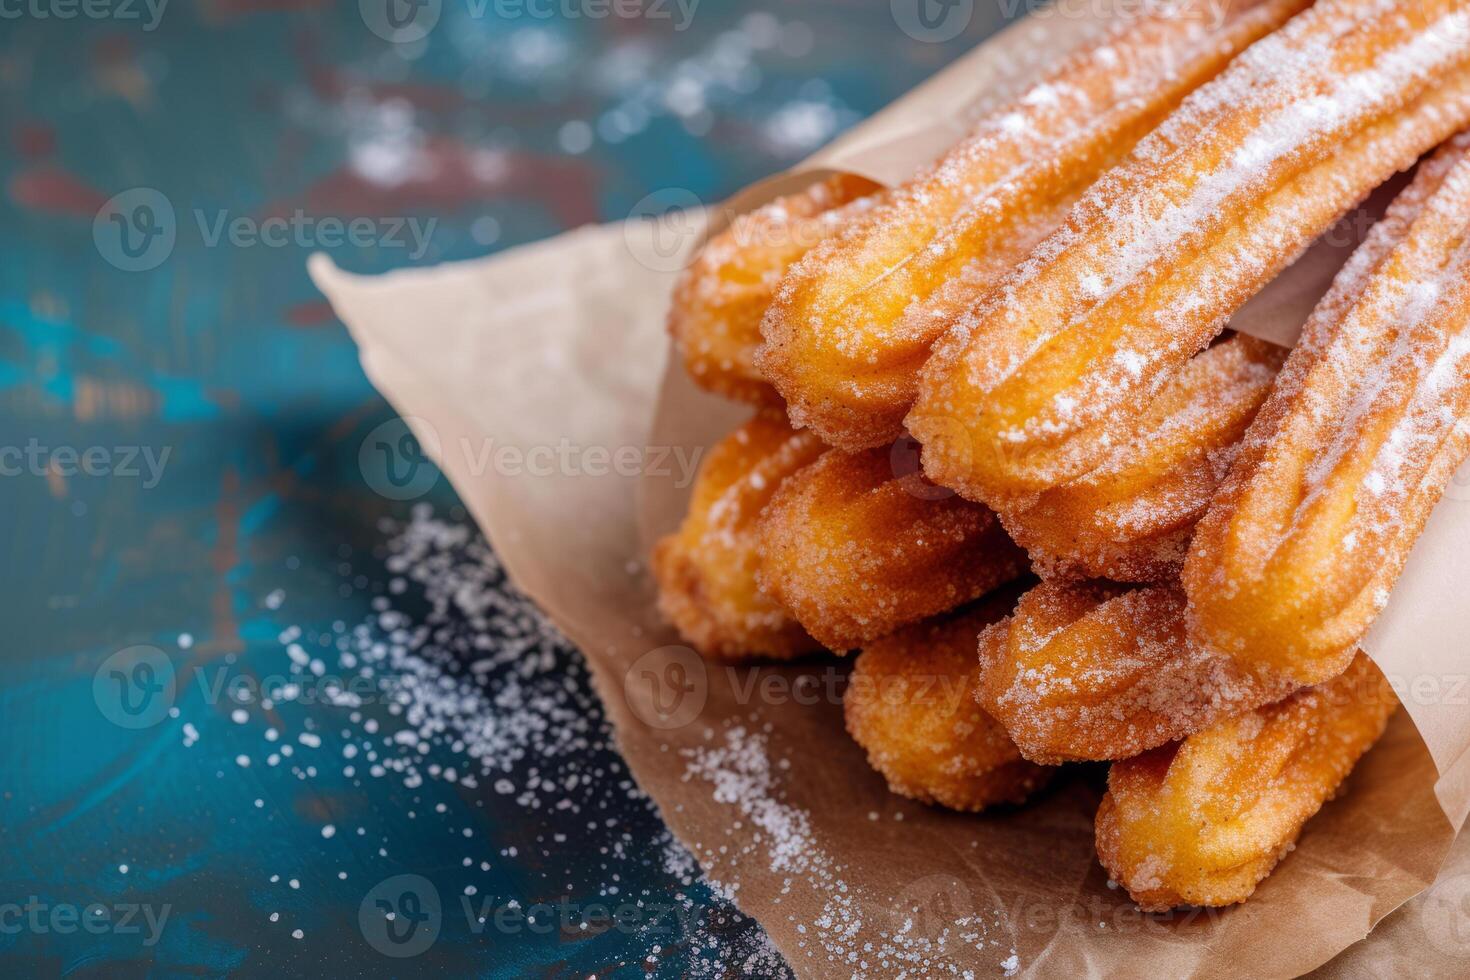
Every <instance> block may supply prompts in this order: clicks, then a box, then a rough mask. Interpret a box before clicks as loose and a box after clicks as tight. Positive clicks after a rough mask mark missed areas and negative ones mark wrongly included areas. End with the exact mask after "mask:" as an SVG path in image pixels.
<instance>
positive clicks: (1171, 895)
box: [1097, 654, 1398, 911]
mask: <svg viewBox="0 0 1470 980" xmlns="http://www.w3.org/2000/svg"><path fill="white" fill-rule="evenodd" d="M1397 706H1398V702H1397V701H1396V700H1395V698H1394V695H1393V690H1392V689H1391V688H1390V687H1389V684H1388V682H1387V681H1386V680H1384V678H1383V675H1382V674H1380V673H1379V672H1378V669H1377V668H1376V667H1374V666H1373V664H1372V663H1371V662H1370V661H1369V660H1368V658H1367V656H1365V655H1364V654H1358V656H1357V658H1356V659H1355V660H1354V661H1353V664H1352V666H1351V668H1349V670H1348V671H1347V672H1346V673H1345V674H1343V675H1341V676H1340V677H1338V678H1337V679H1336V680H1333V681H1330V682H1328V683H1326V684H1322V685H1319V686H1317V687H1310V688H1305V689H1303V690H1301V691H1299V692H1297V693H1296V694H1293V695H1292V696H1291V697H1289V698H1286V699H1285V700H1283V701H1279V702H1277V703H1276V704H1272V705H1267V706H1266V707H1263V708H1257V709H1256V710H1255V711H1251V712H1248V713H1246V714H1243V715H1238V716H1236V717H1234V718H1231V719H1228V720H1226V721H1223V722H1220V723H1219V724H1217V725H1214V726H1213V727H1211V728H1208V729H1206V730H1204V731H1202V732H1200V733H1199V734H1197V735H1193V736H1191V737H1190V738H1188V739H1186V740H1185V741H1184V742H1182V743H1178V744H1175V745H1168V746H1164V747H1163V748H1158V749H1154V750H1153V751H1151V752H1146V753H1144V754H1143V755H1140V756H1137V757H1136V758H1133V759H1128V760H1126V761H1123V762H1117V763H1114V764H1113V767H1112V770H1111V771H1110V772H1109V774H1108V792H1107V795H1105V796H1104V797H1103V801H1102V806H1101V807H1099V809H1098V812H1097V854H1098V858H1099V859H1100V860H1101V861H1102V863H1103V867H1105V868H1106V869H1107V870H1108V873H1109V874H1110V875H1111V876H1112V877H1113V879H1114V880H1116V881H1118V882H1119V883H1120V884H1122V885H1123V887H1124V888H1126V889H1128V894H1129V895H1131V896H1132V897H1133V900H1134V901H1135V902H1137V903H1138V904H1139V906H1140V907H1141V908H1144V909H1147V910H1153V911H1162V910H1164V909H1169V908H1173V907H1175V906H1179V905H1205V906H1220V905H1232V904H1234V903H1236V902H1242V901H1245V900H1246V899H1247V898H1249V897H1250V896H1251V893H1252V892H1254V891H1255V889H1256V886H1257V884H1259V883H1260V881H1261V880H1262V879H1263V878H1265V877H1266V876H1267V875H1268V874H1270V873H1271V870H1272V869H1273V868H1274V867H1275V866H1276V864H1277V862H1278V861H1280V860H1281V859H1282V858H1283V857H1284V856H1285V855H1286V853H1287V852H1288V851H1289V850H1290V849H1291V846H1292V844H1293V843H1295V841H1296V839H1297V836H1298V834H1300V833H1301V829H1302V826H1303V825H1304V824H1305V823H1306V822H1307V821H1308V820H1309V819H1311V817H1312V816H1313V815H1314V814H1316V812H1317V811H1318V810H1319V809H1321V807H1322V804H1323V803H1324V802H1325V801H1326V800H1327V799H1329V798H1330V797H1331V796H1332V795H1333V794H1334V793H1335V792H1336V791H1337V788H1338V786H1339V785H1340V784H1341V783H1342V781H1343V780H1344V779H1346V778H1347V775H1348V773H1349V772H1351V771H1352V768H1353V766H1354V765H1355V764H1356V763H1357V761H1358V759H1359V758H1360V757H1361V756H1362V755H1363V753H1365V752H1367V751H1368V749H1369V748H1371V747H1372V745H1373V743H1374V742H1376V741H1377V740H1378V737H1379V736H1380V735H1382V734H1383V729H1384V727H1385V726H1386V725H1387V723H1388V719H1389V717H1390V716H1391V715H1392V714H1393V712H1394V709H1395V708H1396V707H1397Z"/></svg>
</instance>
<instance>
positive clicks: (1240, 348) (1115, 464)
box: [1000, 334, 1286, 582]
mask: <svg viewBox="0 0 1470 980" xmlns="http://www.w3.org/2000/svg"><path fill="white" fill-rule="evenodd" d="M1285 359H1286V351H1285V350H1283V349H1282V348H1280V347H1277V346H1276V345H1274V344H1268V343H1266V342H1264V341H1260V340H1256V339H1255V338H1253V337H1247V336H1245V335H1243V334H1240V335H1235V336H1232V337H1230V338H1229V339H1227V340H1224V341H1222V342H1221V343H1219V344H1217V345H1215V346H1214V347H1211V348H1210V349H1209V350H1207V351H1204V352H1203V353H1201V354H1200V355H1199V356H1197V357H1195V358H1194V360H1192V361H1190V362H1189V364H1188V365H1186V366H1185V368H1184V369H1183V370H1182V371H1180V372H1179V374H1178V375H1177V376H1175V377H1174V378H1172V379H1170V381H1169V383H1168V384H1167V385H1166V386H1165V387H1164V390H1163V391H1162V392H1161V393H1160V394H1159V396H1158V398H1157V399H1155V401H1154V403H1153V404H1152V405H1150V406H1149V408H1148V411H1147V413H1145V415H1144V417H1143V418H1141V419H1140V420H1139V423H1138V427H1137V428H1136V430H1135V431H1134V434H1133V435H1132V437H1131V438H1130V439H1129V440H1128V441H1127V442H1125V443H1123V444H1121V445H1119V446H1118V448H1117V449H1115V450H1114V451H1113V452H1112V453H1110V454H1109V455H1108V457H1107V458H1106V459H1105V460H1104V461H1103V463H1102V465H1101V466H1099V467H1098V468H1097V469H1095V470H1093V471H1092V472H1091V473H1088V474H1087V475H1086V476H1084V477H1081V478H1079V479H1077V480H1073V481H1072V482H1070V483H1064V484H1062V485H1061V486H1059V487H1054V488H1052V489H1050V490H1047V491H1045V492H1043V493H1042V494H1041V495H1040V496H1039V497H1037V498H1036V501H1035V503H1033V504H1031V506H1029V507H1023V508H1019V509H1017V510H1013V511H1010V512H1002V513H1001V515H1000V516H1001V523H1003V524H1004V525H1005V527H1006V530H1008V531H1009V532H1010V533H1011V537H1012V538H1014V539H1015V540H1016V543H1017V544H1019V545H1021V546H1022V547H1024V548H1025V549H1026V550H1027V551H1028V552H1030V554H1031V560H1032V562H1033V563H1034V564H1035V565H1036V567H1037V569H1038V570H1039V571H1040V572H1041V574H1043V575H1044V576H1046V577H1048V578H1068V579H1082V578H1107V579H1112V580H1114V581H1118V582H1163V581H1170V580H1174V579H1176V578H1177V577H1178V574H1179V566H1180V565H1181V564H1182V563H1183V561H1184V554H1185V549H1186V548H1187V547H1188V545H1189V539H1190V537H1191V536H1192V535H1193V533H1194V526H1195V524H1196V523H1198V521H1199V519H1200V518H1201V517H1203V516H1204V514H1205V511H1206V510H1207V509H1208V508H1209V506H1210V501H1211V500H1212V499H1213V498H1214V495H1215V491H1216V489H1218V487H1219V485H1220V481H1221V480H1223V479H1224V478H1225V474H1226V473H1228V472H1229V470H1230V464H1231V463H1232V462H1233V461H1234V459H1235V454H1236V451H1237V449H1238V447H1239V443H1240V439H1241V437H1242V436H1243V435H1244V434H1245V430H1246V427H1247V426H1249V425H1250V423H1251V420H1252V419H1253V418H1255V415H1256V412H1257V410H1259V409H1260V407H1261V404H1262V402H1264V401H1265V399H1266V395H1267V394H1268V393H1269V392H1270V391H1271V383H1272V381H1273V380H1274V379H1275V377H1276V372H1277V370H1278V369H1279V368H1280V367H1281V364H1282V362H1283V361H1284V360H1285Z"/></svg>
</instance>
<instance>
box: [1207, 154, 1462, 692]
mask: <svg viewBox="0 0 1470 980" xmlns="http://www.w3.org/2000/svg"><path fill="white" fill-rule="evenodd" d="M1467 452H1470V135H1464V136H1461V137H1459V138H1457V139H1455V140H1453V141H1452V142H1451V143H1449V144H1448V145H1447V146H1446V147H1445V148H1444V149H1443V150H1441V152H1440V153H1438V154H1437V155H1436V156H1434V157H1433V158H1432V159H1431V160H1429V161H1428V162H1426V163H1425V165H1424V166H1423V167H1422V168H1421V171H1420V173H1419V175H1418V176H1417V177H1416V178H1415V180H1414V182H1413V183H1412V184H1411V185H1410V186H1409V188H1408V189H1407V190H1406V191H1404V193H1403V194H1402V195H1400V197H1399V199H1398V200H1397V201H1396V202H1395V203H1394V204H1393V206H1392V207H1391V208H1390V209H1389V212H1388V214H1387V215H1386V216H1385V218H1384V220H1383V221H1381V222H1380V223H1379V224H1378V225H1376V226H1375V227H1374V229H1373V230H1372V232H1371V233H1370V235H1369V237H1368V240H1367V241H1366V242H1365V243H1364V244H1363V246H1362V247H1361V248H1360V249H1359V250H1358V252H1357V253H1356V254H1355V255H1354V256H1353V258H1352V259H1351V261H1350V262H1349V264H1348V265H1347V266H1346V267H1345V268H1344V269H1343V271H1342V272H1341V273H1340V274H1339V276H1338V279H1337V281H1336V282H1335V283H1334V285H1333V288H1332V290H1331V292H1330V293H1329V294H1328V295H1327V296H1326V297H1325V298H1324V299H1323V301H1322V303H1321V305H1320V306H1319V307H1318V309H1317V310H1316V311H1315V312H1314V313H1313V315H1312V318H1311V320H1310V321H1309V322H1308V324H1307V327H1306V330H1305V332H1304V335H1303V337H1302V341H1301V344H1300V345H1299V346H1298V347H1297V348H1296V350H1295V351H1294V352H1293V353H1292V355H1291V359H1290V360H1289V361H1288V362H1287V365H1286V368H1285V369H1284V371H1283V372H1282V376H1281V380H1280V382H1279V383H1278V384H1277V387H1276V390H1275V392H1274V393H1273V394H1272V396H1271V398H1270V400H1269V401H1268V402H1267V404H1266V407H1265V408H1264V409H1262V411H1261V415H1260V417H1259V418H1258V419H1257V420H1256V422H1255V424H1254V425H1253V426H1252V427H1251V429H1250V431H1249V433H1248V435H1247V436H1246V440H1245V445H1244V448H1243V449H1242V452H1241V455H1240V458H1239V460H1238V461H1237V463H1236V465H1235V468H1234V470H1233V471H1232V473H1231V475H1230V477H1229V479H1228V481H1227V483H1226V485H1225V486H1224V487H1223V488H1222V490H1221V492H1220V496H1219V499H1218V500H1217V501H1216V502H1215V504H1214V506H1213V508H1212V509H1211V511H1210V513H1209V516H1208V517H1207V518H1206V519H1205V521H1204V522H1203V524H1202V525H1201V527H1200V531H1199V536H1198V538H1197V539H1196V541H1195V544H1194V548H1193V553H1192V554H1191V555H1190V558H1189V562H1188V564H1187V565H1186V567H1185V574H1184V581H1185V585H1186V588H1187V589H1188V591H1189V597H1190V605H1191V612H1192V623H1193V631H1194V635H1195V636H1196V637H1197V638H1198V639H1199V641H1200V642H1202V643H1208V644H1210V645H1212V646H1214V647H1216V648H1218V649H1220V650H1223V651H1226V652H1228V653H1230V654H1231V655H1232V656H1234V657H1236V658H1237V659H1238V660H1239V661H1240V662H1241V663H1242V664H1245V665H1261V666H1265V667H1269V668H1271V669H1274V670H1278V671H1282V672H1285V673H1288V674H1290V675H1291V676H1294V677H1296V678H1298V679H1299V680H1302V681H1305V682H1313V681H1316V680H1319V679H1320V675H1321V674H1322V671H1323V670H1324V669H1325V666H1324V665H1328V664H1330V663H1332V662H1333V660H1334V659H1335V658H1337V657H1339V656H1340V655H1341V652H1342V651H1343V650H1350V649H1352V648H1353V647H1354V646H1356V644H1357V643H1358V641H1359V639H1361V637H1362V636H1363V634H1364V633H1366V632H1367V630H1368V627H1369V626H1370V625H1371V624H1372V622H1373V620H1374V619H1375V618H1376V617H1377V615H1378V613H1379V611H1380V610H1381V609H1382V608H1383V605H1384V604H1385V603H1386V602H1387V600H1388V595H1389V591H1390V590H1391V589H1392V588H1393V584H1394V582H1395V581H1396V580H1397V578H1398V576H1399V573H1400V572H1401V571H1402V569H1403V566H1404V562H1405V560H1406V559H1407V558H1408V554H1409V550H1410V549H1411V548H1412V547H1413V545H1414V542H1415V541H1416V540H1417V539H1418V537H1419V534H1420V532H1421V531H1422V530H1423V529H1424V524H1425V522H1426V521H1427V520H1428V519H1429V513H1430V511H1431V510H1432V509H1433V508H1434V505H1435V504H1436V503H1437V502H1438V501H1439V499H1440V497H1441V496H1442V495H1443V493H1444V491H1445V488H1446V486H1447V485H1448V483H1449V481H1450V479H1451V478H1452V477H1453V475H1454V472H1455V470H1456V469H1457V468H1458V467H1459V465H1460V464H1461V463H1462V462H1463V461H1464V459H1465V457H1466V455H1467Z"/></svg>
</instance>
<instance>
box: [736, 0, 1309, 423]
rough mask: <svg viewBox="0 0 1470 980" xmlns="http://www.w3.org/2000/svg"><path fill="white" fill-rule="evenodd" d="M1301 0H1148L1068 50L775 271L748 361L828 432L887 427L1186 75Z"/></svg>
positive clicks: (1190, 79)
mask: <svg viewBox="0 0 1470 980" xmlns="http://www.w3.org/2000/svg"><path fill="white" fill-rule="evenodd" d="M1305 5H1306V0H1226V2H1224V3H1223V4H1222V3H1220V2H1218V0H1181V2H1178V3H1168V4H1158V5H1151V7H1150V11H1149V12H1148V13H1146V14H1143V15H1140V16H1138V17H1137V18H1134V19H1130V20H1129V21H1127V22H1125V23H1124V24H1123V25H1120V26H1119V27H1118V28H1117V29H1115V30H1114V31H1113V32H1112V33H1111V34H1110V35H1109V36H1107V37H1106V38H1104V39H1103V40H1101V41H1099V42H1097V43H1095V44H1093V45H1091V46H1089V47H1086V48H1084V49H1083V50H1082V51H1080V52H1078V53H1077V54H1075V55H1073V56H1072V57H1071V58H1069V59H1068V60H1067V61H1066V62H1064V63H1063V65H1061V66H1060V67H1059V68H1058V69H1056V70H1055V71H1053V72H1052V73H1050V74H1049V75H1048V76H1046V77H1045V78H1043V79H1042V80H1041V81H1040V82H1038V83H1037V84H1036V85H1034V86H1032V87H1030V88H1029V89H1028V90H1027V91H1026V92H1024V93H1023V94H1022V95H1021V96H1020V97H1019V98H1017V99H1016V100H1014V101H1013V102H1011V103H1010V104H1009V105H1006V106H1004V107H1001V108H1000V109H998V110H997V111H995V112H993V113H991V114H989V115H988V116H986V117H985V118H984V119H983V120H982V121H981V122H980V123H979V124H978V125H977V126H976V128H975V130H974V131H973V132H972V134H971V135H970V136H969V137H968V138H967V139H966V140H964V141H963V142H961V143H960V144H959V145H957V146H956V147H954V148H953V149H952V150H950V151H949V152H948V153H947V154H945V155H944V156H943V157H942V158H941V159H940V160H939V161H938V162H936V163H935V164H934V165H933V166H931V167H930V168H928V169H927V170H925V171H923V172H921V173H920V174H919V175H918V176H917V177H915V179H914V180H912V181H911V182H909V183H908V184H906V185H903V186H902V187H900V188H898V189H896V190H895V191H893V192H891V193H889V194H887V195H885V196H884V198H883V200H882V201H881V202H880V203H878V204H877V205H875V206H874V207H872V208H871V209H869V210H868V211H866V212H865V213H863V214H862V215H861V216H859V217H857V218H855V219H854V220H853V221H851V222H850V223H849V224H848V225H847V227H845V228H844V229H843V230H842V232H841V233H840V234H839V235H837V236H836V237H834V238H831V239H829V240H827V241H825V242H823V243H822V244H821V245H819V246H818V247H816V248H815V249H813V250H812V251H811V252H809V253H808V254H807V255H806V256H805V257H804V258H803V259H802V260H801V261H799V262H797V263H796V264H795V265H794V266H792V268H791V271H790V272H789V273H788V274H787V276H786V277H785V278H784V279H783V280H782V282H781V283H780V285H779V287H778V289H777V292H776V299H775V302H774V303H773V304H772V305H771V308H770V310H769V312H768V313H767V314H766V318H765V320H764V322H763V323H762V326H761V330H762V333H763V335H764V338H765V344H764V345H763V346H762V348H761V349H760V352H759V354H758V357H757V363H758V365H759V366H760V369H761V371H762V373H764V375H765V376H766V378H767V379H768V380H770V382H771V383H772V384H774V385H775V387H776V388H777V390H779V391H780V393H781V394H782V395H783V396H784V397H785V399H786V401H787V404H788V408H789V411H790V413H791V417H792V419H793V420H794V421H795V422H796V423H797V424H798V425H804V426H809V427H811V428H812V429H815V430H816V431H817V432H818V433H819V434H820V435H821V436H822V438H823V439H825V440H826V441H827V442H829V443H831V444H832V445H834V446H838V447H841V448H844V449H849V450H855V449H862V448H868V447H873V446H878V445H882V444H884V443H886V442H890V441H892V440H893V439H895V438H896V437H897V436H898V435H899V433H900V431H901V429H902V422H903V417H904V413H905V412H906V411H907V410H908V408H909V405H910V403H911V402H912V401H913V399H914V396H915V394H916V391H917V385H918V372H919V369H920V367H921V366H922V365H923V364H924V362H925V360H926V359H927V358H928V356H929V350H930V347H931V346H932V345H933V343H934V341H935V340H936V339H937V338H938V337H939V336H940V335H941V334H942V333H943V332H944V330H945V329H946V328H947V327H948V326H949V325H950V324H951V323H952V322H953V321H954V319H955V318H956V316H957V315H958V314H960V313H961V312H963V311H964V310H965V309H966V308H968V307H969V306H970V305H971V304H972V303H973V302H974V301H975V300H976V299H977V298H979V297H980V296H982V295H984V294H985V293H986V292H988V291H989V289H990V288H991V287H993V286H994V285H995V284H996V283H997V282H999V281H1000V280H1001V279H1002V278H1003V276H1004V275H1005V274H1006V273H1007V272H1009V271H1010V269H1011V268H1012V267H1013V266H1014V265H1015V264H1016V263H1017V262H1018V261H1020V260H1021V259H1022V258H1023V257H1025V255H1026V254H1027V253H1028V252H1029V251H1030V250H1031V248H1032V246H1034V245H1035V244H1036V243H1037V242H1039V241H1041V240H1042V238H1043V237H1045V236H1046V235H1047V234H1048V233H1049V232H1051V231H1052V230H1053V229H1055V228H1056V226H1057V225H1058V224H1059V223H1060V222H1061V220H1062V218H1063V217H1064V216H1065V215H1066V213H1067V210H1068V208H1069V207H1070V206H1071V205H1072V204H1073V203H1074V202H1075V201H1076V200H1077V198H1078V197H1079V196H1080V195H1081V194H1082V193H1083V191H1084V190H1085V189H1086V188H1087V186H1088V185H1089V184H1091V183H1092V182H1093V181H1094V180H1095V179H1096V178H1097V176H1098V175H1099V174H1101V173H1102V172H1103V171H1104V170H1106V169H1107V168H1108V167H1110V166H1112V165H1113V164H1115V163H1116V162H1118V161H1119V160H1120V159H1122V158H1123V156H1124V155H1125V154H1127V152H1128V150H1129V149H1130V148H1131V147H1132V146H1133V145H1134V143H1135V142H1136V141H1137V140H1139V139H1140V138H1141V137H1143V136H1144V134H1145V133H1147V132H1148V131H1149V130H1151V129H1152V128H1153V127H1154V126H1155V125H1156V124H1157V123H1158V122H1159V121H1160V120H1161V119H1163V118H1164V116H1165V115H1166V114H1167V113H1168V112H1169V111H1170V110H1171V109H1173V108H1174V107H1175V106H1177V105H1178V104H1179V102H1180V101H1181V100H1182V99H1183V98H1184V97H1185V95H1186V94H1188V93H1189V92H1190V91H1191V90H1192V89H1194V88H1196V87H1197V86H1198V85H1200V84H1201V83H1203V82H1205V81H1207V80H1208V79H1210V78H1211V77H1213V76H1215V75H1216V74H1217V73H1218V72H1219V71H1221V70H1222V69H1223V68H1224V67H1225V65H1226V64H1227V63H1228V62H1229V61H1230V59H1231V58H1232V57H1233V56H1234V55H1235V54H1236V53H1238V52H1239V51H1241V50H1242V49H1244V48H1245V47H1246V46H1247V45H1249V44H1250V43H1251V42H1252V41H1254V40H1256V39H1257V38H1259V37H1261V36H1263V35H1265V34H1266V33H1268V32H1269V31H1271V30H1273V29H1275V28H1276V27H1278V26H1279V25H1280V24H1282V23H1283V22H1284V21H1285V20H1286V19H1287V18H1288V17H1290V16H1291V15H1292V14H1293V13H1295V12H1296V11H1298V10H1300V9H1301V8H1302V7H1304V6H1305Z"/></svg>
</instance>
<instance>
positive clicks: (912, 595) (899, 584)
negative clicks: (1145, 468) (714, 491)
mask: <svg viewBox="0 0 1470 980" xmlns="http://www.w3.org/2000/svg"><path fill="white" fill-rule="evenodd" d="M894 469H895V467H894V463H893V459H892V454H891V453H890V451H889V450H888V449H886V448H884V449H870V450H867V451H865V452H861V453H854V454H851V455H849V454H847V453H843V452H841V451H840V450H835V449H834V450H831V451H829V452H827V453H826V454H824V455H823V456H822V458H821V459H819V460H817V461H816V462H815V463H813V464H812V465H810V466H808V467H806V468H805V469H803V470H802V471H801V472H799V473H797V474H796V475H795V476H793V477H791V478H790V479H788V480H787V481H786V482H785V483H784V484H783V485H782V487H781V489H780V490H779V491H778V492H777V493H776V495H775V497H774V498H772V500H771V503H770V505H769V506H768V507H767V508H766V511H765V513H764V514H763V515H762V516H761V520H760V545H759V548H760V556H761V563H760V570H759V572H758V578H759V581H760V585H761V588H762V589H764V590H765V591H766V593H767V594H768V595H770V596H771V597H772V598H773V599H775V600H776V602H777V603H779V604H780V605H781V606H782V607H783V608H785V609H789V610H790V611H791V613H792V615H794V616H795V617H796V619H797V621H798V622H800V623H801V624H802V626H804V627H806V629H807V631H808V632H809V633H811V635H812V636H814V637H816V638H817V639H818V640H820V641H821V642H822V643H823V644H825V645H826V646H828V647H829V648H831V649H833V650H836V651H839V652H842V651H846V650H850V649H853V648H855V647H860V646H862V645H863V644H865V643H867V642H869V641H870V640H875V639H877V638H879V637H881V636H886V635H887V634H889V633H891V632H893V631H894V630H896V629H898V628H899V627H901V626H907V625H908V624H910V623H916V622H918V621H919V620H921V619H927V618H928V617H930V616H933V615H936V614H938V613H942V612H945V611H947V610H950V609H954V608H956V607H957V606H961V605H963V604H964V603H967V602H969V601H971V600H972V599H976V598H978V597H980V596H982V595H984V594H985V593H986V592H989V591H990V590H991V589H994V588H995V587H996V586H999V585H1003V584H1005V583H1006V582H1009V581H1011V580H1012V579H1015V578H1016V577H1018V576H1019V575H1021V574H1022V573H1023V572H1024V571H1026V568H1027V565H1026V555H1025V553H1024V552H1022V551H1021V549H1019V548H1017V547H1016V546H1015V545H1014V544H1013V543H1011V539H1010V538H1008V537H1007V536H1006V533H1005V531H1004V530H1003V529H1002V528H1001V526H1000V522H999V521H998V520H996V518H995V514H993V513H992V512H991V511H990V510H989V508H987V507H984V506H982V505H980V504H974V503H971V502H970V501H968V500H964V499H962V498H960V497H958V496H956V495H954V494H952V493H950V492H948V491H944V490H940V489H939V488H937V487H935V486H933V485H932V484H930V483H929V482H928V481H926V480H925V479H924V478H923V477H922V476H921V475H919V474H918V473H910V474H908V475H906V476H898V475H895V472H894Z"/></svg>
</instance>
